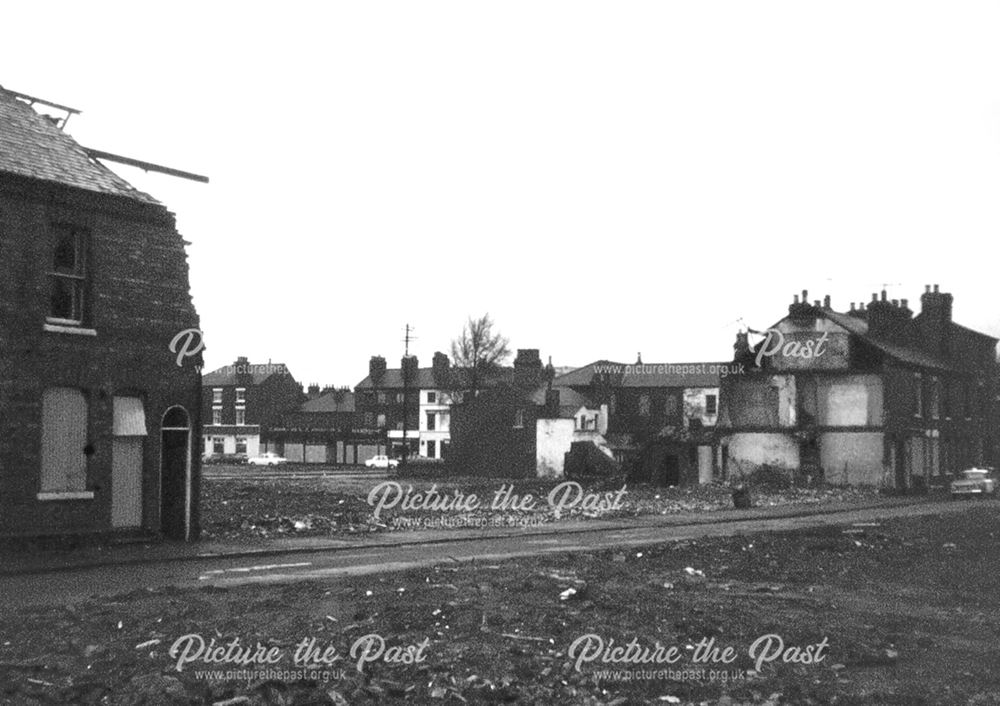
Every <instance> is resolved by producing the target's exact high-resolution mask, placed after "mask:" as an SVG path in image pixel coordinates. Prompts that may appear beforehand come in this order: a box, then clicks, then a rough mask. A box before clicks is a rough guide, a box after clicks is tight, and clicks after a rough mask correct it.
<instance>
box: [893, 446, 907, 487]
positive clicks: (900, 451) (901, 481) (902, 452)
mask: <svg viewBox="0 0 1000 706" xmlns="http://www.w3.org/2000/svg"><path fill="white" fill-rule="evenodd" d="M895 443H896V453H895V457H896V458H895V462H896V463H895V465H896V490H898V491H900V492H906V486H907V482H906V450H907V449H906V442H905V440H903V439H896V442H895Z"/></svg>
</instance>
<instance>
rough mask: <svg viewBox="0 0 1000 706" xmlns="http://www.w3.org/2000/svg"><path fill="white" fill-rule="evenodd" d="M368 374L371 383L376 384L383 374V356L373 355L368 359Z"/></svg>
mask: <svg viewBox="0 0 1000 706" xmlns="http://www.w3.org/2000/svg"><path fill="white" fill-rule="evenodd" d="M368 375H369V376H370V377H371V379H372V384H373V385H378V384H379V382H380V381H381V380H382V376H383V375H385V358H383V357H382V356H380V355H373V356H372V357H371V359H370V360H369V361H368Z"/></svg>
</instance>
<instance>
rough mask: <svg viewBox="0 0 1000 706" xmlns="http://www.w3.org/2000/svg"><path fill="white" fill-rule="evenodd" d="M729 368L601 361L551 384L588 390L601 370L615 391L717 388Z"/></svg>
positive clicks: (710, 364)
mask: <svg viewBox="0 0 1000 706" xmlns="http://www.w3.org/2000/svg"><path fill="white" fill-rule="evenodd" d="M729 365H731V364H730V363H723V362H714V361H712V362H704V363H641V364H638V365H635V364H631V363H629V364H626V363H615V362H613V361H609V360H598V361H595V362H593V363H591V364H590V365H585V366H583V367H582V368H577V369H576V370H574V371H572V372H570V373H566V374H565V375H560V376H559V377H557V378H555V380H553V381H552V385H553V387H589V386H590V385H591V384H592V381H593V378H594V375H595V374H596V373H597V372H598V371H599V370H600V371H601V372H603V373H607V374H609V375H613V376H616V377H617V380H616V381H615V384H614V385H613V387H643V388H646V387H718V386H719V381H720V379H721V374H720V370H721V369H722V368H723V367H726V366H729ZM637 368H638V369H637ZM626 369H628V372H626Z"/></svg>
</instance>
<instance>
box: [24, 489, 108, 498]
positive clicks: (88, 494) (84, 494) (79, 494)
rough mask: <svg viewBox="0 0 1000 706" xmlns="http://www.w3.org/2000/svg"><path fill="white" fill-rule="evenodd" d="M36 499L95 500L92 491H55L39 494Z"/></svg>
mask: <svg viewBox="0 0 1000 706" xmlns="http://www.w3.org/2000/svg"><path fill="white" fill-rule="evenodd" d="M36 497H37V498H38V499H39V500H93V499H94V491H92V490H78V491H54V492H48V493H39V494H38V495H37V496H36Z"/></svg>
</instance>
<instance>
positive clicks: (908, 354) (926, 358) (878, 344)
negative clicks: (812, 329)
mask: <svg viewBox="0 0 1000 706" xmlns="http://www.w3.org/2000/svg"><path fill="white" fill-rule="evenodd" d="M820 311H821V312H822V314H823V316H825V317H826V318H828V319H829V320H830V321H832V322H833V323H835V324H837V325H838V326H840V327H842V328H845V329H847V330H848V331H849V332H850V333H853V334H854V335H855V336H857V337H858V338H860V339H861V340H862V341H864V342H865V343H867V344H868V345H870V346H874V347H875V348H877V349H878V350H880V351H882V352H883V353H885V354H886V355H889V356H891V357H893V358H895V359H896V360H899V361H902V362H904V363H910V364H911V365H919V366H922V367H925V368H937V369H940V370H950V369H951V367H952V366H950V365H948V363H947V362H946V361H944V360H941V359H940V358H937V357H936V356H933V355H931V354H930V353H925V352H924V351H922V350H919V349H917V348H910V347H908V346H901V345H899V344H897V343H891V342H889V341H885V340H883V339H881V338H876V337H875V336H871V335H869V334H868V322H867V321H863V320H862V319H859V318H858V317H856V316H851V315H850V314H841V313H840V312H837V311H831V310H829V309H821V310H820Z"/></svg>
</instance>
